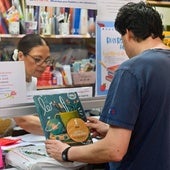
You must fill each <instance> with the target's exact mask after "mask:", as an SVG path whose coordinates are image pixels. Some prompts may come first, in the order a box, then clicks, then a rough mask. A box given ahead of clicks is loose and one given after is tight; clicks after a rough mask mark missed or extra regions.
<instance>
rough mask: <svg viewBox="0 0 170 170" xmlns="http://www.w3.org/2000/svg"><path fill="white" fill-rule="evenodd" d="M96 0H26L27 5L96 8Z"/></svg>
mask: <svg viewBox="0 0 170 170" xmlns="http://www.w3.org/2000/svg"><path fill="white" fill-rule="evenodd" d="M96 1H97V0H74V1H72V0H26V4H27V5H33V6H55V7H69V8H85V9H96V8H97V5H96Z"/></svg>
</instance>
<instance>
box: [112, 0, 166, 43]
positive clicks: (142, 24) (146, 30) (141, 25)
mask: <svg viewBox="0 0 170 170" xmlns="http://www.w3.org/2000/svg"><path fill="white" fill-rule="evenodd" d="M115 29H116V30H117V31H118V32H119V33H120V34H121V35H125V33H126V29H128V30H130V31H132V32H133V34H134V36H135V38H136V40H137V41H141V40H144V39H146V38H147V37H149V36H152V37H153V38H157V37H159V38H161V39H162V38H163V35H162V33H163V25H162V20H161V17H160V15H159V13H158V12H157V11H156V10H155V9H153V8H152V7H151V6H150V5H149V4H145V3H144V2H142V1H141V2H139V3H133V2H129V3H127V4H126V5H124V6H123V7H122V8H120V10H119V12H118V14H117V17H116V20H115Z"/></svg>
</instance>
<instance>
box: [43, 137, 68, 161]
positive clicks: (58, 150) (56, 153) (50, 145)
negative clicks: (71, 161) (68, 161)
mask: <svg viewBox="0 0 170 170" xmlns="http://www.w3.org/2000/svg"><path fill="white" fill-rule="evenodd" d="M68 146H69V145H68V144H66V143H63V142H61V141H59V140H50V139H48V140H46V141H45V147H46V151H47V153H48V155H49V156H50V157H52V158H54V159H55V160H57V161H63V159H62V152H63V151H64V150H65V149H66V148H67V147H68Z"/></svg>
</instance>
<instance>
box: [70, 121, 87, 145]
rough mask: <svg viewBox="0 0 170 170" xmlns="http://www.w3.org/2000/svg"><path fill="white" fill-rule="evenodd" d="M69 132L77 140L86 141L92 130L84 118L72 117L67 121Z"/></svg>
mask: <svg viewBox="0 0 170 170" xmlns="http://www.w3.org/2000/svg"><path fill="white" fill-rule="evenodd" d="M67 133H68V135H69V137H70V138H71V139H72V140H74V141H75V142H84V141H86V140H87V138H88V137H89V134H90V131H89V129H88V127H87V126H86V125H85V122H84V121H83V120H82V119H80V118H72V119H70V120H69V122H68V123H67Z"/></svg>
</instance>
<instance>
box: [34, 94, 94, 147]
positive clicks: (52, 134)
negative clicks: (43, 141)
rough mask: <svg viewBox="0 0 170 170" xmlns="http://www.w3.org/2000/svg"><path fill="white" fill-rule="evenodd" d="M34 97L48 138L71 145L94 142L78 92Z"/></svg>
mask: <svg viewBox="0 0 170 170" xmlns="http://www.w3.org/2000/svg"><path fill="white" fill-rule="evenodd" d="M33 99H34V102H35V106H36V110H37V113H38V115H39V118H40V121H41V125H42V128H43V131H44V134H45V137H46V138H47V139H57V140H60V141H62V142H66V143H68V144H70V145H84V144H90V143H92V138H91V136H90V131H89V128H88V127H87V126H86V124H85V122H86V121H87V119H86V115H85V111H84V109H83V106H82V104H81V101H80V99H79V96H78V94H77V92H70V93H60V94H52V95H35V96H34V97H33Z"/></svg>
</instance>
